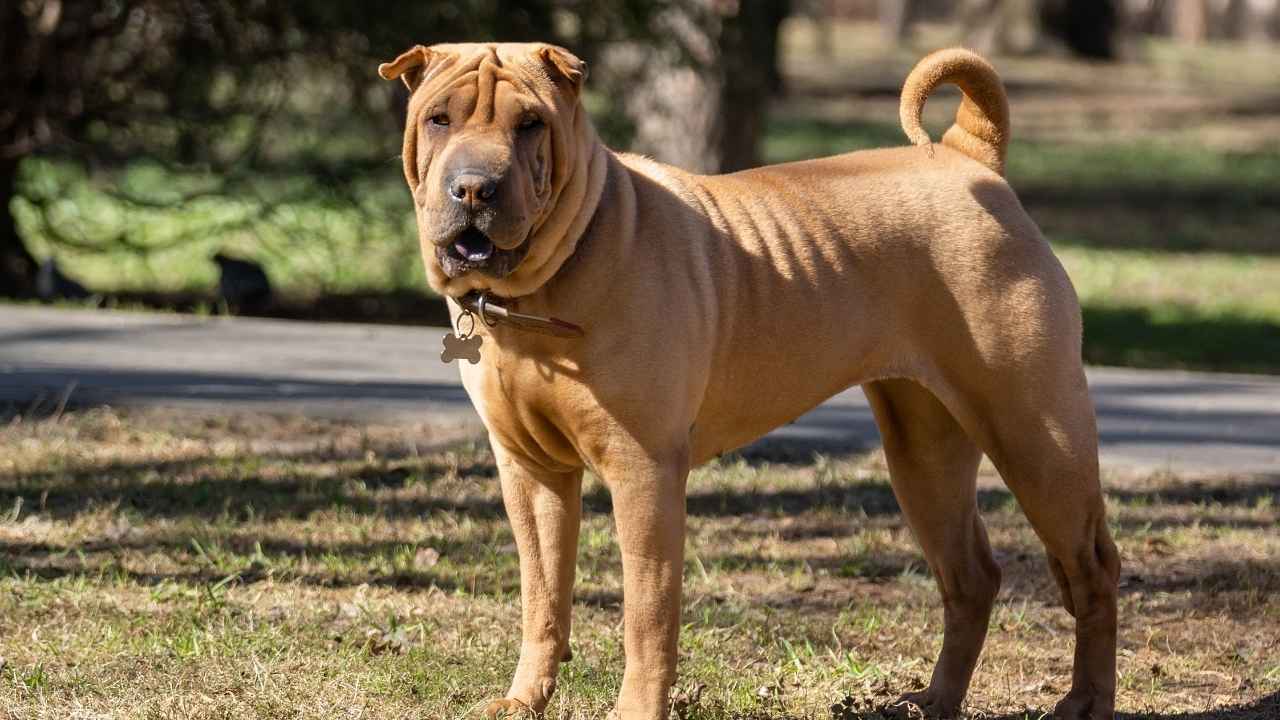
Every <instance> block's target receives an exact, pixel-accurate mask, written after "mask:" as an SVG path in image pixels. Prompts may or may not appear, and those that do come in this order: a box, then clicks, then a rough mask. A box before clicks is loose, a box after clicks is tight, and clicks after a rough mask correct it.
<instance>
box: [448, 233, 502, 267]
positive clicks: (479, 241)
mask: <svg viewBox="0 0 1280 720" xmlns="http://www.w3.org/2000/svg"><path fill="white" fill-rule="evenodd" d="M449 249H450V250H451V251H452V252H453V254H454V255H456V256H457V257H458V258H460V259H462V260H465V261H466V262H469V263H473V264H476V265H483V264H484V263H487V262H489V258H491V257H493V251H494V250H495V249H496V248H495V247H494V245H493V241H492V240H490V239H489V236H488V235H485V234H484V233H482V232H480V230H479V229H478V228H476V227H474V226H473V227H469V228H467V229H466V230H463V231H462V233H461V234H460V235H458V237H457V238H455V239H454V241H453V246H452V247H450V248H449Z"/></svg>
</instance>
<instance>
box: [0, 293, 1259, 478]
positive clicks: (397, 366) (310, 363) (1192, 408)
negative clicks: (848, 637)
mask: <svg viewBox="0 0 1280 720" xmlns="http://www.w3.org/2000/svg"><path fill="white" fill-rule="evenodd" d="M443 333H444V330H442V329H439V328H409V327H394V326H378V325H347V324H315V323H299V322H288V321H277V320H257V319H219V318H195V317H190V316H176V315H159V314H141V313H138V314H135V313H111V312H95V311H77V310H53V309H45V308H37V307H19V306H0V406H3V405H9V406H11V407H12V406H17V407H19V408H22V407H28V406H30V405H31V404H32V403H34V402H42V403H47V404H51V403H56V402H58V401H59V400H60V399H61V398H62V397H63V396H66V395H68V393H69V399H70V402H71V403H72V404H78V405H83V404H92V403H102V402H108V403H113V404H116V405H122V406H127V405H163V406H176V407H196V408H202V409H217V410H262V411H267V412H279V413H293V412H297V413H304V414H312V415H316V416H321V417H339V418H351V419H356V420H365V421H379V422H400V421H406V420H410V419H412V420H414V421H419V422H420V421H422V420H423V419H424V418H426V417H430V418H431V419H432V420H433V421H434V422H439V423H443V424H454V425H460V426H471V427H476V428H477V429H478V427H479V424H478V421H477V419H476V416H475V414H474V412H473V411H472V409H471V405H470V403H469V401H468V400H467V397H466V394H465V393H464V392H463V391H462V388H461V386H460V385H459V384H458V377H457V369H456V368H455V367H454V366H446V365H443V364H441V363H440V361H439V358H438V355H439V342H440V340H439V338H440V336H441V335H442V334H443ZM1089 384H1090V387H1091V389H1092V392H1093V395H1094V400H1095V402H1096V404H1097V408H1098V417H1099V431H1100V434H1101V441H1102V454H1103V462H1104V463H1106V464H1108V465H1110V466H1113V467H1124V466H1127V467H1138V468H1168V469H1170V470H1174V471H1181V472H1204V471H1210V472H1239V473H1259V472H1265V473H1280V378H1273V377H1259V376H1241V375H1218V374H1205V373H1183V372H1166V371H1142V370H1122V369H1112V368H1092V369H1090V371H1089ZM878 441H879V439H878V435H877V433H876V428H875V423H874V421H873V420H872V417H871V411H870V409H869V408H868V407H867V404H866V400H865V399H864V398H863V396H862V392H861V391H860V390H858V389H857V388H853V389H851V390H849V391H846V392H844V393H842V394H840V395H838V396H836V397H834V398H832V399H831V400H830V401H828V402H827V403H826V404H824V405H822V406H821V407H819V408H818V409H816V410H814V411H813V412H810V413H809V414H807V415H805V416H804V417H802V418H800V419H799V420H797V421H796V422H794V423H792V424H790V425H787V426H786V427H783V428H780V429H779V430H777V431H775V432H774V433H772V434H771V435H770V436H769V437H768V438H766V439H765V441H763V442H764V443H765V444H774V445H777V444H782V445H783V447H784V448H785V449H786V451H787V452H793V451H794V452H801V453H804V452H808V451H810V450H813V449H822V450H830V451H840V450H856V449H865V448H869V447H874V446H875V445H876V444H877V443H878Z"/></svg>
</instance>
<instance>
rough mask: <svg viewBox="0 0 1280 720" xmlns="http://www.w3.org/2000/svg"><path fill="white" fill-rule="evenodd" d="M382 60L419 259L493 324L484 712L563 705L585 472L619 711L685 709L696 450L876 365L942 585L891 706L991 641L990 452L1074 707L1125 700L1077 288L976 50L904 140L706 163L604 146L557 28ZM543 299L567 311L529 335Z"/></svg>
mask: <svg viewBox="0 0 1280 720" xmlns="http://www.w3.org/2000/svg"><path fill="white" fill-rule="evenodd" d="M379 74H380V75H381V76H382V77H383V78H384V79H388V80H390V79H395V78H399V79H400V80H402V81H403V82H404V84H405V85H406V86H407V87H408V88H409V90H410V92H411V97H410V101H409V106H408V116H407V122H406V126H405V134H404V152H403V160H404V176H405V180H406V181H407V183H408V186H409V190H410V192H411V194H412V197H413V204H414V212H415V214H416V220H417V227H418V233H419V240H420V244H421V249H422V255H423V260H424V262H425V266H426V274H427V278H428V282H429V283H430V285H431V287H432V288H433V289H434V290H435V291H436V292H438V293H440V294H441V295H443V296H445V297H446V298H449V305H450V312H451V316H452V318H453V321H454V324H455V328H457V332H459V333H461V334H463V335H464V336H466V337H471V336H472V335H473V334H474V336H475V337H479V338H480V340H481V342H482V345H483V346H482V347H481V348H480V353H481V358H480V360H479V362H478V363H475V364H471V363H466V364H461V365H460V371H461V375H462V382H463V385H464V386H465V388H466V391H467V393H468V394H469V396H470V397H471V400H472V401H473V403H474V404H475V407H476V410H477V411H478V413H479V415H480V417H481V418H482V420H483V422H484V425H485V427H486V429H487V431H488V435H489V440H490V443H491V445H492V448H493V453H494V457H495V458H496V462H497V466H498V470H499V477H500V481H501V485H502V494H503V502H504V506H505V508H506V511H507V515H508V517H509V519H510V522H511V526H512V529H513V532H514V535H515V539H516V545H517V548H518V550H519V555H520V582H521V599H522V611H523V616H522V617H523V639H522V642H521V646H520V659H519V662H518V664H517V666H516V668H515V675H514V679H513V680H512V683H511V687H510V689H509V690H508V692H507V693H506V695H505V696H504V697H502V698H499V699H496V700H494V701H493V702H492V703H490V704H489V705H488V706H487V707H486V708H485V712H486V714H487V715H488V716H490V717H495V716H499V715H503V714H505V713H508V712H513V713H514V712H521V711H533V712H535V713H536V712H540V711H542V710H543V708H545V707H546V705H547V702H548V700H549V699H550V697H551V695H552V693H553V691H554V689H555V686H556V674H557V671H558V667H559V665H560V663H561V661H562V660H563V659H566V658H568V657H569V655H570V651H569V636H570V633H569V627H570V609H571V596H572V587H573V581H574V565H575V561H576V554H577V552H576V551H577V542H578V527H579V521H580V517H581V483H582V475H583V472H584V469H586V468H589V469H591V470H592V471H593V472H595V473H596V474H597V475H598V476H599V477H600V478H601V479H602V481H603V482H604V483H605V485H606V486H607V488H608V490H609V492H610V494H611V495H612V498H613V507H614V514H615V518H616V526H617V533H618V542H619V545H620V548H621V554H622V565H623V587H624V605H623V616H624V636H625V637H624V647H625V654H626V665H625V670H624V674H623V679H622V685H621V688H620V690H619V694H618V698H617V701H616V704H615V707H614V710H613V715H612V717H615V718H618V719H619V720H657V719H658V718H666V717H667V712H668V692H669V690H670V688H671V687H672V685H673V683H674V682H675V679H676V641H677V632H678V628H679V625H680V593H681V570H682V566H683V553H684V543H685V484H686V477H687V475H688V472H689V469H690V468H691V467H693V466H695V465H698V464H700V463H703V462H705V461H707V460H709V459H711V458H714V457H716V456H717V455H719V454H720V453H722V452H724V451H726V450H730V449H732V448H736V447H739V446H741V445H743V444H745V443H747V442H749V441H751V440H753V439H755V438H758V437H760V436H761V435H763V434H765V433H766V432H768V431H769V430H771V429H772V428H775V427H778V426H780V425H782V424H784V423H786V422H788V421H790V420H793V419H794V418H796V417H798V416H800V415H801V414H803V413H804V412H806V411H808V410H810V409H812V408H814V407H816V406H817V405H819V404H820V403H821V402H823V401H824V400H826V399H827V398H828V397H830V396H831V395H834V394H835V393H837V392H840V391H841V390H844V389H845V388H848V387H850V386H852V385H861V386H862V387H863V389H864V391H865V392H866V395H867V397H868V399H869V400H870V402H871V406H872V409H873V411H874V414H875V418H876V422H877V424H878V426H879V429H880V432H881V435H882V437H883V441H884V452H885V456H886V458H887V460H888V465H889V470H890V474H891V478H892V485H893V491H894V494H895V495H896V497H897V499H898V502H899V504H900V505H901V507H902V511H903V514H904V515H905V516H906V519H907V521H908V523H909V524H910V526H911V528H912V530H913V532H914V534H915V536H916V538H917V540H918V541H919V543H920V545H921V547H922V549H923V551H924V555H925V557H926V558H927V560H928V563H929V567H930V569H931V570H932V572H933V575H934V577H935V578H936V580H937V584H938V587H939V590H940V592H941V595H942V603H943V608H944V618H945V633H944V640H943V646H942V650H941V654H940V657H939V658H938V661H937V665H936V667H935V669H934V672H933V676H932V679H931V681H930V683H929V685H928V687H927V688H926V689H924V690H923V691H920V692H914V693H910V694H907V695H905V696H904V697H903V701H902V703H900V704H899V705H898V706H897V708H898V711H900V712H906V711H907V710H910V711H912V712H923V713H924V714H925V715H928V716H931V717H952V716H955V715H956V714H957V712H958V711H959V707H960V704H961V702H962V700H963V698H964V696H965V693H966V691H967V689H968V685H969V680H970V677H971V675H972V672H973V668H974V665H975V663H976V662H977V659H978V654H979V652H980V651H981V648H982V645H983V641H984V639H985V636H986V632H987V625H988V619H989V617H990V614H991V609H992V605H993V603H994V600H995V597H996V593H997V590H998V588H999V584H1000V570H999V567H998V566H997V565H996V562H995V560H994V559H993V557H992V552H991V547H990V544H989V542H988V540H987V534H986V531H985V530H984V527H983V524H982V520H981V519H980V517H979V514H978V509H977V505H976V501H975V495H976V493H975V478H976V474H977V469H978V463H979V459H980V458H981V456H982V454H983V453H985V454H986V455H987V456H988V457H989V458H990V459H991V461H992V462H993V463H994V465H995V467H996V468H997V469H998V470H999V472H1000V474H1001V476H1002V477H1003V478H1004V481H1005V483H1006V484H1007V485H1008V487H1009V488H1010V490H1011V491H1012V492H1013V494H1014V496H1015V497H1016V498H1017V500H1018V502H1019V504H1020V505H1021V507H1022V508H1023V511H1024V512H1025V514H1026V516H1027V517H1028V519H1029V520H1030V522H1031V524H1032V525H1033V526H1034V528H1035V531H1036V533H1037V535H1038V536H1039V537H1040V538H1041V539H1042V541H1043V542H1044V545H1045V549H1046V554H1047V556H1048V561H1049V567H1050V569H1051V572H1052V575H1053V577H1054V578H1055V579H1056V581H1057V585H1058V586H1059V588H1060V590H1061V601H1062V604H1063V605H1064V606H1065V608H1066V610H1067V611H1068V612H1069V613H1071V615H1073V616H1074V617H1075V622H1076V637H1075V641H1076V642H1075V670H1074V673H1073V675H1072V683H1071V689H1070V691H1069V692H1068V693H1067V695H1066V697H1065V698H1063V699H1062V700H1061V701H1060V702H1059V703H1058V704H1057V706H1056V708H1055V714H1056V716H1057V717H1058V718H1062V719H1064V720H1084V719H1086V718H1087V719H1090V720H1099V719H1101V718H1111V717H1112V715H1113V708H1114V697H1115V682H1116V681H1115V647H1116V621H1117V618H1116V587H1117V580H1118V575H1119V571H1120V570H1119V567H1120V564H1119V556H1118V554H1117V551H1116V548H1115V545H1114V544H1113V542H1112V540H1111V537H1110V535H1109V533H1108V530H1107V524H1106V519H1105V515H1104V504H1103V496H1102V492H1101V488H1100V485H1099V479H1098V458H1097V432H1096V428H1095V420H1094V412H1093V406H1092V403H1091V401H1090V399H1089V395H1088V391H1087V387H1086V383H1085V375H1084V371H1083V366H1082V362H1081V349H1080V348H1081V346H1080V343H1081V321H1080V309H1079V303H1078V301H1077V298H1076V295H1075V291H1074V289H1073V288H1072V285H1071V282H1070V280H1069V279H1068V278H1067V275H1066V273H1065V272H1064V270H1063V268H1062V266H1061V265H1060V264H1059V262H1058V260H1057V258H1056V257H1055V256H1054V254H1053V252H1052V251H1051V250H1050V248H1049V245H1048V243H1047V242H1046V241H1045V239H1044V238H1043V237H1042V235H1041V234H1040V231H1039V229H1038V228H1037V227H1036V225H1035V223H1034V222H1032V220H1031V219H1030V218H1029V217H1028V216H1027V213H1026V212H1025V211H1024V210H1023V208H1022V206H1021V204H1020V203H1019V201H1018V198H1017V196H1016V195H1015V194H1014V191H1013V190H1012V189H1011V188H1010V187H1009V185H1008V184H1007V183H1006V182H1005V180H1004V178H1003V169H1004V159H1005V152H1006V148H1007V145H1008V142H1009V111H1008V103H1007V100H1006V97H1005V93H1004V89H1003V86H1002V84H1001V81H1000V79H999V77H998V75H997V74H996V71H995V69H994V68H993V67H992V66H991V65H990V64H989V63H988V62H987V61H986V60H984V59H982V58H981V57H979V56H978V55H976V54H974V53H972V52H969V51H966V50H962V49H949V50H942V51H939V52H936V53H934V54H931V55H929V56H927V57H926V58H924V59H923V60H922V61H921V62H920V63H919V65H918V66H917V67H916V68H915V69H914V70H913V71H912V72H911V73H910V75H909V77H908V78H907V80H906V84H905V86H904V89H903V93H902V105H901V108H902V124H903V127H904V129H905V130H906V133H907V136H908V138H909V139H910V140H911V141H912V144H911V145H908V146H904V147H899V148H889V149H877V150H867V151H860V152H852V153H848V154H844V155H838V156H835V157H829V158H823V159H817V160H809V161H804V162H795V163H787V164H783V165H775V166H767V167H762V168H758V169H754V170H748V171H744V172H739V173H734V174H729V175H717V176H699V175H693V174H690V173H687V172H684V171H681V170H679V169H677V168H674V167H670V166H667V165H663V164H660V163H658V162H655V161H652V160H649V159H646V158H644V157H640V156H636V155H628V154H622V153H615V152H613V151H611V150H609V149H607V148H606V147H605V146H604V145H603V144H602V142H601V141H600V139H599V138H598V137H597V134H596V132H595V130H594V129H593V127H592V123H591V120H590V119H589V118H588V115H587V112H586V111H585V110H584V109H583V105H582V103H581V101H580V98H581V93H582V88H583V83H584V81H585V78H586V66H585V64H584V63H583V62H582V61H580V60H579V59H578V58H576V57H575V56H574V55H573V54H572V53H570V52H569V51H568V50H565V49H563V48H560V47H556V46H552V45H545V44H446V45H435V46H431V47H423V46H416V47H414V48H411V49H410V50H408V51H406V52H405V53H403V54H401V55H400V56H399V57H397V58H396V59H395V60H393V61H391V62H389V63H384V64H383V65H381V66H380V67H379ZM943 83H950V84H955V85H958V86H959V87H960V89H961V90H962V91H963V94H964V98H963V100H962V104H961V106H960V109H959V111H958V113H957V116H956V121H955V124H954V125H953V126H952V127H951V128H950V130H948V131H947V133H946V134H945V136H944V137H943V138H942V141H941V143H940V144H934V143H932V142H931V140H930V138H929V135H928V134H927V133H926V132H925V130H924V129H923V128H922V127H921V124H920V114H921V111H922V108H923V106H924V103H925V99H926V98H927V97H928V95H929V93H930V92H931V91H932V90H934V89H935V88H936V87H937V86H939V85H941V84H943ZM486 303H487V306H486ZM499 309H501V312H502V313H505V315H502V316H501V317H500V313H499V312H498V310H499ZM477 311H478V315H479V316H480V318H481V321H480V322H477V321H476V317H475V316H476V314H477ZM516 315H521V316H522V317H525V318H530V317H532V318H534V320H533V321H529V322H525V323H523V324H520V323H513V322H505V321H503V319H502V317H507V316H511V317H514V316H516ZM553 315H554V316H559V317H563V318H566V319H567V320H570V321H572V323H565V322H561V321H556V320H551V319H549V318H550V316H553ZM540 317H545V318H547V320H546V322H547V323H556V322H559V323H560V324H561V325H570V324H571V325H573V326H574V328H576V330H577V332H576V333H573V335H574V336H572V337H554V336H550V335H544V334H541V333H537V332H529V330H530V329H531V328H533V329H537V328H538V326H539V325H538V322H537V321H536V319H537V318H540ZM464 326H466V327H464ZM548 326H549V325H548Z"/></svg>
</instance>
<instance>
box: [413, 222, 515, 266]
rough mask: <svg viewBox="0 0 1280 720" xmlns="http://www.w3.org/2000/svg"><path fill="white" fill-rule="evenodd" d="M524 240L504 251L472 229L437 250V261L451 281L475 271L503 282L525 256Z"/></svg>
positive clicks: (461, 233)
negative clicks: (502, 279)
mask: <svg viewBox="0 0 1280 720" xmlns="http://www.w3.org/2000/svg"><path fill="white" fill-rule="evenodd" d="M528 249H529V242H528V241H527V240H526V241H525V242H523V243H520V245H518V246H517V247H514V248H511V249H510V250H504V249H502V248H500V247H498V246H497V245H495V244H494V243H493V240H490V239H489V236H488V235H486V234H485V233H484V232H483V231H482V230H480V229H479V228H477V227H476V226H474V225H471V226H468V227H467V228H466V229H465V230H463V231H462V232H460V233H458V235H457V236H456V237H454V238H453V240H452V241H450V242H449V243H447V244H445V245H441V246H438V247H437V248H436V260H437V261H438V262H439V263H440V268H441V269H442V270H444V274H445V275H448V276H449V277H451V278H456V277H461V276H462V275H464V274H466V273H467V272H470V271H472V270H475V271H477V272H480V273H483V274H485V275H488V276H490V277H494V278H503V277H506V276H507V275H510V274H511V271H513V270H515V269H516V266H517V265H519V264H520V261H521V260H523V259H524V256H525V253H527V252H528Z"/></svg>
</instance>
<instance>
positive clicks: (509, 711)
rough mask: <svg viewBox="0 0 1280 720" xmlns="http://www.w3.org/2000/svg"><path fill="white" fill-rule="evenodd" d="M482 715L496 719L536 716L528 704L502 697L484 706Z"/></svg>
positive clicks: (492, 719) (491, 719) (489, 718)
mask: <svg viewBox="0 0 1280 720" xmlns="http://www.w3.org/2000/svg"><path fill="white" fill-rule="evenodd" d="M484 716H485V717H486V718H488V720H497V718H531V717H536V716H535V714H534V712H533V710H532V709H530V707H529V706H528V705H525V704H524V703H522V702H520V701H519V700H513V699H511V698H502V699H501V700H494V701H493V702H491V703H489V704H488V705H486V706H485V708H484Z"/></svg>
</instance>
